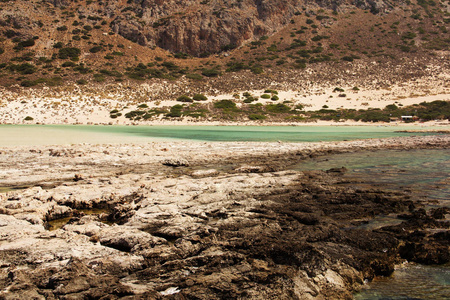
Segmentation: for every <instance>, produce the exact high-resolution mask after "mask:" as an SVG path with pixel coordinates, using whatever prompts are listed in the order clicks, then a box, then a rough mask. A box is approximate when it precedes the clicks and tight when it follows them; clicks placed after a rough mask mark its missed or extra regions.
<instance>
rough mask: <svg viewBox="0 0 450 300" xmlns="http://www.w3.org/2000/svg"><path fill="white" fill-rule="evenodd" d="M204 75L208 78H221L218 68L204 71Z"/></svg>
mask: <svg viewBox="0 0 450 300" xmlns="http://www.w3.org/2000/svg"><path fill="white" fill-rule="evenodd" d="M202 75H203V76H206V77H217V76H220V75H221V73H220V71H219V70H218V69H217V68H214V69H203V70H202Z"/></svg>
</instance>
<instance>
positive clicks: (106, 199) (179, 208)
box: [0, 136, 449, 299]
mask: <svg viewBox="0 0 450 300" xmlns="http://www.w3.org/2000/svg"><path fill="white" fill-rule="evenodd" d="M448 140H449V138H448V137H446V136H442V137H433V138H416V140H414V141H415V142H416V144H415V145H416V147H417V146H420V145H423V146H424V147H425V145H426V146H427V147H439V146H445V145H448ZM397 141H398V142H399V141H400V140H397ZM420 141H422V144H421V143H420ZM403 142H404V146H405V147H407V145H408V143H412V142H411V139H410V138H408V139H403ZM371 143H373V144H371ZM382 143H385V145H386V146H387V147H396V144H395V143H393V142H392V139H391V140H390V142H387V141H385V142H379V144H378V145H381V144H382ZM399 143H400V142H399ZM355 144H356V145H357V146H355ZM363 144H364V143H361V144H357V142H346V143H330V144H328V145H327V144H322V146H321V147H318V146H317V149H314V145H313V144H309V146H308V147H309V149H305V148H301V146H303V145H302V144H295V145H292V144H291V145H285V144H283V145H279V148H278V149H276V150H273V149H272V152H270V151H269V150H267V152H266V153H259V155H254V156H247V154H248V152H252V153H254V152H255V148H251V149H250V148H248V145H249V144H241V143H234V144H233V143H230V144H227V146H226V147H225V144H224V145H223V146H224V147H223V148H221V147H222V144H216V145H215V146H214V147H212V148H210V147H208V146H207V145H204V144H200V143H199V144H195V145H191V148H189V147H188V146H187V145H184V144H182V143H180V144H178V145H177V153H178V154H180V155H183V156H184V157H187V159H189V162H190V166H189V167H188V166H179V167H176V168H174V167H166V166H162V165H161V161H162V160H164V159H166V158H171V157H175V156H174V153H171V152H172V150H169V151H167V150H164V151H162V152H160V149H162V145H159V144H151V145H147V146H143V145H139V146H131V145H130V146H127V147H125V146H120V147H119V146H117V147H112V146H110V147H109V148H108V150H107V151H108V154H107V155H106V154H105V153H104V151H106V150H105V149H102V147H100V146H99V147H97V148H96V149H94V148H91V147H90V146H88V145H85V146H83V147H78V148H77V149H78V150H77V151H80V154H81V153H82V155H80V156H74V157H72V155H73V153H74V152H73V151H74V150H73V149H65V150H64V151H61V150H60V149H57V148H56V147H55V148H53V150H52V151H47V150H42V149H40V150H39V151H36V150H37V149H34V151H32V152H30V151H29V149H15V155H16V157H17V160H18V161H17V162H16V163H14V162H12V161H11V162H12V163H11V165H10V166H9V167H6V165H3V166H2V172H3V174H5V173H8V174H10V176H12V177H11V178H16V177H15V176H17V177H19V175H20V176H24V175H23V174H29V175H30V176H31V177H32V178H34V177H33V176H35V174H36V173H38V174H40V175H39V178H40V180H38V181H36V183H39V184H41V183H42V182H46V183H47V184H48V185H49V186H51V187H52V188H49V189H43V188H42V187H30V188H28V189H25V190H18V191H12V192H8V193H2V194H0V212H1V213H0V262H1V263H0V295H1V296H0V297H2V298H5V299H17V298H22V299H25V298H27V299H31V298H35V299H45V298H47V299H80V298H101V297H103V296H107V297H108V298H109V299H117V298H123V299H159V298H164V297H170V295H174V296H172V297H179V298H181V299H182V298H187V299H191V298H195V299H235V298H254V299H261V298H269V299H271V298H272V299H275V298H276V299H280V298H283V299H324V298H328V299H336V298H340V299H342V298H347V299H351V298H352V291H354V290H356V289H357V288H358V287H359V286H360V285H361V284H363V282H364V280H365V279H371V278H373V277H374V276H376V275H388V274H390V273H391V272H392V271H393V270H394V265H395V264H396V263H399V262H401V261H402V259H408V260H412V261H417V262H421V263H445V262H448V261H449V257H448V253H449V251H448V250H449V244H448V228H449V224H448V221H446V219H445V215H446V214H448V211H449V208H441V209H435V210H431V211H429V212H427V211H425V210H423V209H422V208H421V207H420V203H419V202H417V201H415V200H414V199H412V198H411V196H410V195H409V194H405V193H401V192H387V191H383V190H380V189H375V188H371V187H367V185H358V181H352V180H351V179H349V178H346V177H345V169H343V168H339V169H333V170H329V171H328V172H326V171H308V172H306V171H305V172H299V171H292V170H284V169H286V168H287V166H289V163H287V161H289V160H293V161H291V164H292V163H294V161H295V160H297V161H298V160H300V159H306V158H307V157H310V156H315V155H322V154H325V153H328V152H333V151H344V152H345V151H351V149H355V148H354V147H362V148H363V146H362V145H363ZM375 144H376V143H375V142H374V141H370V142H367V143H365V144H364V145H365V146H366V147H368V148H369V149H370V147H375ZM253 145H254V146H255V147H256V148H257V149H259V150H263V149H268V148H273V145H270V144H266V147H267V148H264V147H263V144H262V143H261V144H253ZM351 145H352V146H351ZM399 145H400V144H398V145H397V146H399ZM166 147H167V145H166ZM183 147H185V148H183ZM192 147H193V148H192ZM246 147H247V148H246ZM258 147H259V148H258ZM411 147H413V146H412V145H411ZM149 149H153V150H152V151H149ZM183 149H185V150H183ZM193 149H195V151H192V150H193ZM200 150H202V151H203V150H204V153H200ZM9 151H10V150H8V149H6V150H3V151H2V152H1V153H2V154H1V155H2V156H9V155H11V153H10V152H9ZM228 151H232V152H233V154H234V157H233V158H232V159H228V160H227V159H226V157H227V155H229V154H228ZM56 152H59V153H61V154H62V155H60V156H53V155H49V153H56ZM168 152H169V153H168ZM173 152H175V151H173ZM64 153H66V154H67V155H68V156H66V154H64ZM98 153H102V154H103V156H99V155H97V154H98ZM189 153H190V155H187V154H189ZM236 153H243V155H236ZM205 155H206V157H208V158H207V159H206V158H205ZM76 157H78V158H76ZM20 158H22V159H21V160H19V159H20ZM23 158H26V161H27V162H28V163H30V162H36V163H37V162H39V163H40V164H41V165H42V164H49V165H51V166H52V168H53V169H52V173H51V174H49V172H47V173H45V172H43V171H41V170H40V169H39V168H38V167H37V166H33V167H31V168H27V167H23V168H24V169H22V167H21V166H20V163H23V161H24V160H23ZM43 158H45V159H43ZM19 161H20V163H19ZM88 161H89V162H90V164H89V165H88V164H87V162H88ZM218 161H221V162H222V165H218V164H217V162H218ZM63 162H64V163H63ZM107 162H109V165H107V166H106V167H104V165H105V164H106V163H107ZM139 162H141V164H139ZM84 163H86V165H85V166H89V168H87V167H85V166H84V165H83V164H84ZM113 163H114V164H117V166H112V164H113ZM212 164H215V167H214V168H212ZM30 165H33V164H30ZM201 166H203V168H202V167H201ZM58 174H59V175H61V176H62V177H67V180H63V181H59V180H58V179H57V175H58ZM69 174H72V175H71V176H69ZM74 174H83V175H82V176H80V177H79V180H73V176H74ZM12 181H13V180H11V181H8V182H12ZM30 182H33V181H32V180H30V181H29V183H30ZM390 213H398V214H400V217H401V218H402V219H404V222H403V223H401V224H400V225H395V226H388V227H383V228H380V229H376V230H367V229H362V228H360V227H358V224H361V223H364V222H368V221H369V220H370V219H371V218H373V217H374V216H376V215H380V214H382V215H386V214H390ZM60 221H61V222H60ZM55 222H60V223H59V225H56V224H57V223H55ZM49 228H51V229H52V230H48V229H49Z"/></svg>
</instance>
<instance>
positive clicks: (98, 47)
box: [89, 46, 103, 53]
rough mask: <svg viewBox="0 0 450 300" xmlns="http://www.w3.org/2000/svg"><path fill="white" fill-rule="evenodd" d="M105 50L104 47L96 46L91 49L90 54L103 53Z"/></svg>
mask: <svg viewBox="0 0 450 300" xmlns="http://www.w3.org/2000/svg"><path fill="white" fill-rule="evenodd" d="M102 50H103V47H102V46H94V47H92V48H91V49H89V52H91V53H97V52H100V51H102Z"/></svg>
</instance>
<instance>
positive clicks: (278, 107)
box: [265, 103, 291, 113]
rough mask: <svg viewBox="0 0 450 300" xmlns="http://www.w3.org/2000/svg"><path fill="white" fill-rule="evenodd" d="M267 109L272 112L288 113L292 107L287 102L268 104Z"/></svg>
mask: <svg viewBox="0 0 450 300" xmlns="http://www.w3.org/2000/svg"><path fill="white" fill-rule="evenodd" d="M265 109H266V111H268V112H271V113H288V112H290V111H291V108H290V107H289V106H287V105H285V104H282V103H278V104H267V105H266V106H265Z"/></svg>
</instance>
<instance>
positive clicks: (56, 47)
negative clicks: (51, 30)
mask: <svg viewBox="0 0 450 300" xmlns="http://www.w3.org/2000/svg"><path fill="white" fill-rule="evenodd" d="M62 47H63V43H62V42H57V43H55V44H54V45H53V48H55V49H61V48H62Z"/></svg>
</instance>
